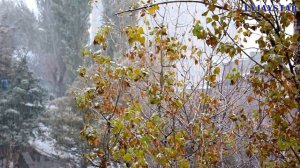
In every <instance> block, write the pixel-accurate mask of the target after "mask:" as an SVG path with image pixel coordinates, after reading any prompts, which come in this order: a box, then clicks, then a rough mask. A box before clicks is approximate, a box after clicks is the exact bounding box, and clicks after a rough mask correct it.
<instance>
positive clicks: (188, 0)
mask: <svg viewBox="0 0 300 168" xmlns="http://www.w3.org/2000/svg"><path fill="white" fill-rule="evenodd" d="M171 3H199V4H203V5H211V4H210V3H209V2H205V1H193V0H173V1H165V2H157V3H152V4H146V5H144V6H142V7H138V8H134V9H128V10H125V11H121V12H118V13H115V15H120V14H122V13H127V12H134V11H138V10H141V9H147V8H151V7H153V6H156V5H165V4H171ZM214 6H215V7H216V8H218V9H223V10H227V11H228V10H229V9H227V8H225V7H223V6H219V5H214Z"/></svg>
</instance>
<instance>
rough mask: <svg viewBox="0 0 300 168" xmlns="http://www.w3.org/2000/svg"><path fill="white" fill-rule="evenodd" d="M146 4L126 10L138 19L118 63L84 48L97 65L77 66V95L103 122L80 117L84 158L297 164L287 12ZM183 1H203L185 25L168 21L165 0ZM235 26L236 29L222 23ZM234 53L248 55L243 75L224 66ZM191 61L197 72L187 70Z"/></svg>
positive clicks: (239, 4) (169, 163)
mask: <svg viewBox="0 0 300 168" xmlns="http://www.w3.org/2000/svg"><path fill="white" fill-rule="evenodd" d="M147 3H148V4H145V5H143V4H142V5H141V6H139V7H135V8H133V9H129V10H127V11H125V13H126V12H132V11H137V10H140V13H141V17H143V19H145V20H144V24H145V25H143V26H131V27H128V28H127V30H126V33H127V37H128V43H129V44H130V46H131V48H130V50H129V51H128V52H127V54H125V57H126V59H125V60H124V61H123V62H115V61H111V59H110V58H109V57H105V56H103V55H102V54H101V53H100V54H99V53H91V52H85V56H87V57H90V58H91V59H92V60H94V61H95V62H96V64H97V68H95V69H96V70H94V71H92V72H90V71H87V70H86V69H85V68H83V69H81V71H80V76H82V77H83V78H84V79H86V80H87V81H89V82H92V83H93V86H92V87H89V88H86V89H85V90H82V91H80V92H78V96H77V98H76V100H77V103H78V105H79V107H81V108H83V109H87V110H88V111H90V113H89V116H94V117H92V118H91V120H93V121H94V120H95V121H97V122H100V123H101V126H102V127H101V128H102V131H98V130H97V128H98V127H97V126H95V125H91V124H88V123H87V126H86V128H85V129H84V130H83V132H82V135H83V136H84V137H85V138H86V139H87V141H88V142H89V143H90V145H91V146H92V147H94V151H92V152H91V153H90V154H89V155H87V158H88V159H89V160H90V161H91V163H92V164H93V165H96V166H99V167H105V166H106V165H107V164H112V163H116V162H117V163H120V164H125V165H126V166H127V167H142V166H144V167H148V166H149V167H159V166H160V167H213V166H220V167H224V166H225V165H226V164H227V163H228V159H230V157H231V156H232V155H234V154H235V153H236V152H241V153H242V152H243V155H245V157H246V158H248V159H247V160H248V162H247V164H249V166H250V167H251V166H252V167H253V166H254V165H255V163H253V162H252V160H251V158H255V159H256V160H258V161H259V164H260V165H261V166H262V167H298V166H299V165H300V159H299V158H300V157H299V149H300V143H299V142H300V139H299V138H300V136H299V128H300V122H299V118H300V114H299V102H298V100H297V95H298V93H299V83H298V82H299V75H297V74H296V73H295V67H294V60H293V54H294V46H296V43H297V39H298V36H299V35H298V34H294V35H291V34H288V33H286V29H287V28H288V26H289V25H291V23H292V22H293V21H294V18H295V17H294V14H293V12H292V11H289V10H286V11H280V12H279V11H264V10H260V11H253V12H245V11H244V10H243V9H244V8H245V5H246V6H247V7H249V8H251V6H250V5H252V6H255V4H254V2H253V1H230V2H219V1H214V0H213V1H185V0H182V1H162V2H152V1H148V2H147ZM185 3H187V5H186V8H188V9H189V7H191V6H190V4H193V5H195V4H198V5H201V6H203V7H206V8H205V10H204V11H203V12H201V14H196V13H191V12H190V11H189V14H188V16H190V17H192V19H191V20H193V26H192V27H190V28H189V27H185V28H184V29H183V30H182V29H180V24H179V23H178V22H176V24H175V25H174V27H175V28H174V27H172V26H170V24H168V23H167V21H166V20H167V19H166V18H168V15H167V13H168V9H169V8H168V5H170V6H171V7H174V6H172V5H177V7H178V8H179V11H180V8H181V7H182V6H183V4H185ZM271 3H272V4H273V5H278V6H280V5H282V4H281V2H279V1H276V2H275V1H271ZM297 5H298V4H297ZM197 9H198V8H197V7H195V11H198V10H197ZM202 9H203V8H202ZM121 13H124V12H120V13H119V14H121ZM177 17H179V16H177ZM183 17H184V19H185V20H188V19H187V17H186V16H183ZM152 20H154V22H150V21H152ZM178 20H179V19H177V21H178ZM250 20H252V21H250ZM233 26H234V29H235V30H236V31H235V32H229V30H230V28H233ZM173 30H175V32H174V31H173ZM257 32H258V33H259V34H260V35H259V37H258V38H257V40H256V41H255V44H256V46H254V48H255V49H256V51H257V52H258V53H259V56H260V60H256V59H254V58H253V57H251V56H250V55H249V54H248V53H247V47H248V46H247V41H249V39H251V38H254V34H256V33H257ZM182 34H183V37H182V36H181V35H182ZM108 35H109V33H108V29H107V27H103V29H102V30H100V31H99V34H98V35H97V36H98V37H101V38H96V39H95V41H96V44H99V45H100V46H102V47H104V49H105V48H106V45H107V41H106V39H107V36H108ZM97 36H96V37H97ZM240 57H247V58H248V59H249V60H251V61H252V62H253V63H254V64H255V65H254V66H253V67H252V68H251V71H250V74H247V73H242V72H240V71H239V70H238V68H235V67H234V68H232V70H231V71H229V72H225V71H223V72H222V67H220V65H221V64H222V62H224V61H226V60H233V61H234V63H235V65H237V66H238V65H239V62H240V59H239V58H240ZM193 67H197V68H199V69H201V71H200V72H199V73H198V74H193V71H192V68H193ZM221 72H222V73H221ZM193 76H196V77H197V78H194V77H193ZM222 76H223V77H224V76H226V77H225V78H222ZM226 83H228V84H226ZM225 87H229V89H230V90H223V88H225ZM245 104H247V105H248V107H247V106H246V107H245ZM103 125H104V127H103ZM229 162H230V161H229ZM242 164H244V163H243V162H240V163H238V165H235V166H242Z"/></svg>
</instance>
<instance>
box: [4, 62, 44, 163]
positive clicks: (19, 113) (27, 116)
mask: <svg viewBox="0 0 300 168" xmlns="http://www.w3.org/2000/svg"><path fill="white" fill-rule="evenodd" d="M8 80H9V81H10V87H9V89H8V90H7V91H5V92H2V93H1V100H0V102H1V103H0V112H1V113H0V131H1V135H0V139H1V143H0V144H1V145H5V146H7V147H9V149H10V150H9V153H8V154H7V155H8V156H9V157H8V158H9V161H12V162H15V161H16V160H14V159H16V158H17V157H15V156H16V155H17V153H15V152H16V151H15V148H18V147H24V146H26V145H28V140H29V139H30V138H31V137H33V135H32V131H33V129H34V128H35V127H36V122H35V121H36V119H37V118H38V116H39V115H40V114H41V113H42V112H43V109H44V106H43V97H44V91H43V89H42V88H41V87H40V86H39V84H38V81H37V80H36V79H34V77H33V75H32V72H30V70H29V69H28V66H27V60H26V57H25V56H22V57H20V58H19V60H14V64H13V66H12V72H11V76H10V78H8Z"/></svg>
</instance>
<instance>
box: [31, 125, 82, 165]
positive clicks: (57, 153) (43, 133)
mask: <svg viewBox="0 0 300 168" xmlns="http://www.w3.org/2000/svg"><path fill="white" fill-rule="evenodd" d="M38 126H39V127H38V128H37V129H35V130H34V131H33V134H34V138H31V139H30V140H29V144H30V145H31V146H32V147H33V148H35V149H36V150H37V151H38V152H39V153H41V154H43V155H45V156H48V157H53V158H61V159H72V160H74V161H75V162H76V164H77V165H79V163H80V155H78V156H75V155H72V154H70V153H68V152H65V151H62V150H58V149H57V148H55V144H56V141H55V139H53V138H52V137H51V131H52V130H51V128H49V127H47V126H45V125H44V124H43V123H39V124H38Z"/></svg>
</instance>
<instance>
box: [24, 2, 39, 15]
mask: <svg viewBox="0 0 300 168" xmlns="http://www.w3.org/2000/svg"><path fill="white" fill-rule="evenodd" d="M25 2H26V4H27V6H28V8H29V9H30V10H32V11H34V12H37V5H36V1H35V0H25Z"/></svg>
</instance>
